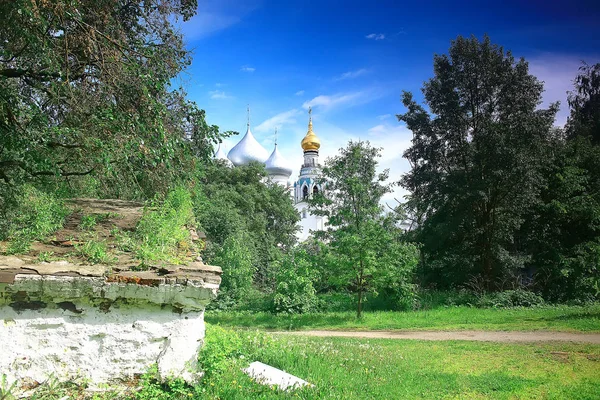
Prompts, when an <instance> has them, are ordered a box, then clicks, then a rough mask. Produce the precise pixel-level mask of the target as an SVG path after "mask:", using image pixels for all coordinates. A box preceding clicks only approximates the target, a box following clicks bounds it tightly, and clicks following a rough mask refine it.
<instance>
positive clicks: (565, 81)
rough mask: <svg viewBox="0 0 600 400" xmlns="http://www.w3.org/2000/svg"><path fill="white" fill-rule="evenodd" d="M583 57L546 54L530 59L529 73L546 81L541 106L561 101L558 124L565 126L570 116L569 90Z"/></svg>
mask: <svg viewBox="0 0 600 400" xmlns="http://www.w3.org/2000/svg"><path fill="white" fill-rule="evenodd" d="M582 59H585V57H577V56H562V55H557V54H546V55H542V56H540V57H537V58H530V59H529V73H530V74H532V75H535V76H536V77H537V78H538V79H539V80H541V81H544V93H543V95H542V96H543V103H542V105H541V107H547V106H548V105H550V104H551V103H553V102H555V101H560V110H559V111H558V114H557V115H556V121H555V124H556V125H557V126H564V124H565V123H566V122H567V117H568V116H569V104H568V103H567V91H571V90H573V79H574V78H575V76H576V75H577V73H578V72H579V71H578V69H579V66H580V65H581V60H582Z"/></svg>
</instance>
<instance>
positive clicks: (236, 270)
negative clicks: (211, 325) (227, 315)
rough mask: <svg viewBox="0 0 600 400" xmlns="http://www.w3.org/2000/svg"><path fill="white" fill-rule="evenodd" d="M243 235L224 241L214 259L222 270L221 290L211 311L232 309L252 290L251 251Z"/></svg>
mask: <svg viewBox="0 0 600 400" xmlns="http://www.w3.org/2000/svg"><path fill="white" fill-rule="evenodd" d="M248 243H249V241H248V239H247V237H246V236H245V235H241V234H236V235H235V236H230V237H228V238H227V239H225V243H224V244H223V247H221V248H220V249H219V250H218V252H217V255H216V256H215V258H214V263H215V264H216V265H218V266H220V267H221V268H222V269H223V275H222V276H221V279H222V281H221V288H220V290H219V296H218V297H217V300H216V302H214V304H212V306H213V309H228V308H234V307H235V306H236V305H237V304H238V303H239V302H241V301H245V297H246V296H247V295H248V294H249V292H250V290H251V289H252V276H253V275H254V272H255V271H256V268H255V266H254V264H255V260H254V257H253V254H254V253H253V251H252V249H250V248H249V245H248Z"/></svg>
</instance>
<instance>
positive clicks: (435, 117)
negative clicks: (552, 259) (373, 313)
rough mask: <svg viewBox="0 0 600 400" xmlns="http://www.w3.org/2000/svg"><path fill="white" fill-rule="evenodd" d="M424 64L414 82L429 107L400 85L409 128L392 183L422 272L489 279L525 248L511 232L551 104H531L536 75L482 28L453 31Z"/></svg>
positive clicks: (527, 199) (536, 181)
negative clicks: (470, 33) (405, 194)
mask: <svg viewBox="0 0 600 400" xmlns="http://www.w3.org/2000/svg"><path fill="white" fill-rule="evenodd" d="M434 73H435V75H434V77H433V78H431V79H430V80H429V81H427V82H426V83H425V85H424V87H423V94H424V101H425V103H426V104H427V106H428V108H429V110H430V111H429V112H428V111H426V110H425V108H423V107H422V106H421V105H419V104H417V103H416V102H415V100H414V99H413V96H412V94H411V93H406V92H405V93H404V94H403V97H402V101H403V104H404V106H405V107H406V108H407V112H406V113H404V114H400V115H398V119H399V120H400V121H403V122H405V123H406V125H407V127H408V128H409V129H410V130H411V131H412V132H413V141H412V146H411V147H410V148H409V149H408V150H407V151H406V152H405V154H404V156H405V157H406V158H407V159H408V160H409V161H410V163H411V167H412V169H411V171H410V172H409V173H408V174H406V175H405V176H404V177H403V178H402V181H401V184H402V186H404V187H405V188H406V189H408V190H409V191H410V199H409V202H408V206H409V208H410V212H411V213H414V214H415V215H417V216H418V223H419V227H418V229H417V231H416V240H417V241H418V242H420V243H421V244H422V247H421V251H422V252H423V259H422V261H423V265H422V269H423V276H424V279H425V280H426V282H429V283H433V284H437V285H440V286H453V285H460V284H464V283H466V282H467V281H469V280H473V281H474V282H480V284H482V285H483V286H484V288H486V289H488V290H489V289H499V288H501V287H502V286H503V281H505V280H507V279H517V278H516V277H514V276H513V275H514V274H517V275H518V274H519V271H520V270H521V268H522V267H523V266H524V263H525V262H526V261H527V259H528V256H529V255H528V254H525V253H524V252H523V249H522V247H521V246H520V244H519V243H518V242H516V241H515V237H516V233H517V232H518V231H519V228H520V227H521V225H522V221H523V216H524V215H525V214H526V213H527V211H528V210H529V209H530V208H531V207H532V206H533V205H534V204H535V202H536V200H537V198H538V196H539V192H540V190H541V187H542V186H543V178H544V176H543V170H544V166H545V165H546V163H547V161H548V159H549V157H547V152H548V151H549V146H548V143H549V142H550V137H551V127H552V123H553V121H554V117H555V114H556V111H557V107H558V105H557V104H553V105H552V106H551V107H550V108H549V109H538V106H539V105H540V103H541V94H542V91H543V85H542V83H541V82H539V81H538V80H537V79H536V78H535V77H534V76H532V75H530V74H529V72H528V65H527V62H525V60H524V59H520V60H519V61H515V59H514V57H513V56H512V55H511V53H510V52H505V51H504V49H503V48H502V47H499V46H497V45H494V44H492V43H491V42H490V39H489V38H488V37H487V36H486V37H484V39H483V41H481V42H480V41H479V40H477V39H476V38H475V37H471V38H469V39H466V38H463V37H461V36H459V37H458V38H457V39H456V40H454V41H453V42H452V44H451V46H450V50H449V52H448V54H447V55H446V54H444V55H436V56H435V57H434Z"/></svg>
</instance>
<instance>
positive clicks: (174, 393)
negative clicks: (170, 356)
mask: <svg viewBox="0 0 600 400" xmlns="http://www.w3.org/2000/svg"><path fill="white" fill-rule="evenodd" d="M140 383H141V385H140V386H141V388H140V390H139V391H137V392H135V396H134V398H135V399H138V400H171V399H189V398H193V396H194V388H193V387H191V386H189V385H188V384H187V383H186V382H185V381H184V380H183V379H173V380H167V381H164V382H163V381H161V379H160V378H159V376H158V368H157V367H156V365H154V366H152V367H151V368H150V370H149V371H148V372H147V373H145V374H144V375H142V378H141V382H140Z"/></svg>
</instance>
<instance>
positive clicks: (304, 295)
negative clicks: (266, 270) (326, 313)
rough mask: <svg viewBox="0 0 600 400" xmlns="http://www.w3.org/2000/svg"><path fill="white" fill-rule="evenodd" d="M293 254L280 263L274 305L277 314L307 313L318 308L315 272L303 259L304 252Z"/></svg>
mask: <svg viewBox="0 0 600 400" xmlns="http://www.w3.org/2000/svg"><path fill="white" fill-rule="evenodd" d="M296 253H298V254H295V253H291V254H288V255H286V256H284V258H283V259H282V260H281V261H280V262H279V268H278V270H277V275H276V278H277V286H276V288H275V297H274V298H273V305H274V309H275V311H276V312H284V313H291V314H296V313H305V312H309V311H314V310H315V309H316V308H317V306H318V299H317V295H316V290H315V288H314V286H313V280H314V276H313V271H312V270H311V268H310V264H309V263H308V262H307V261H306V258H305V257H302V254H301V253H302V250H299V251H296Z"/></svg>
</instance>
